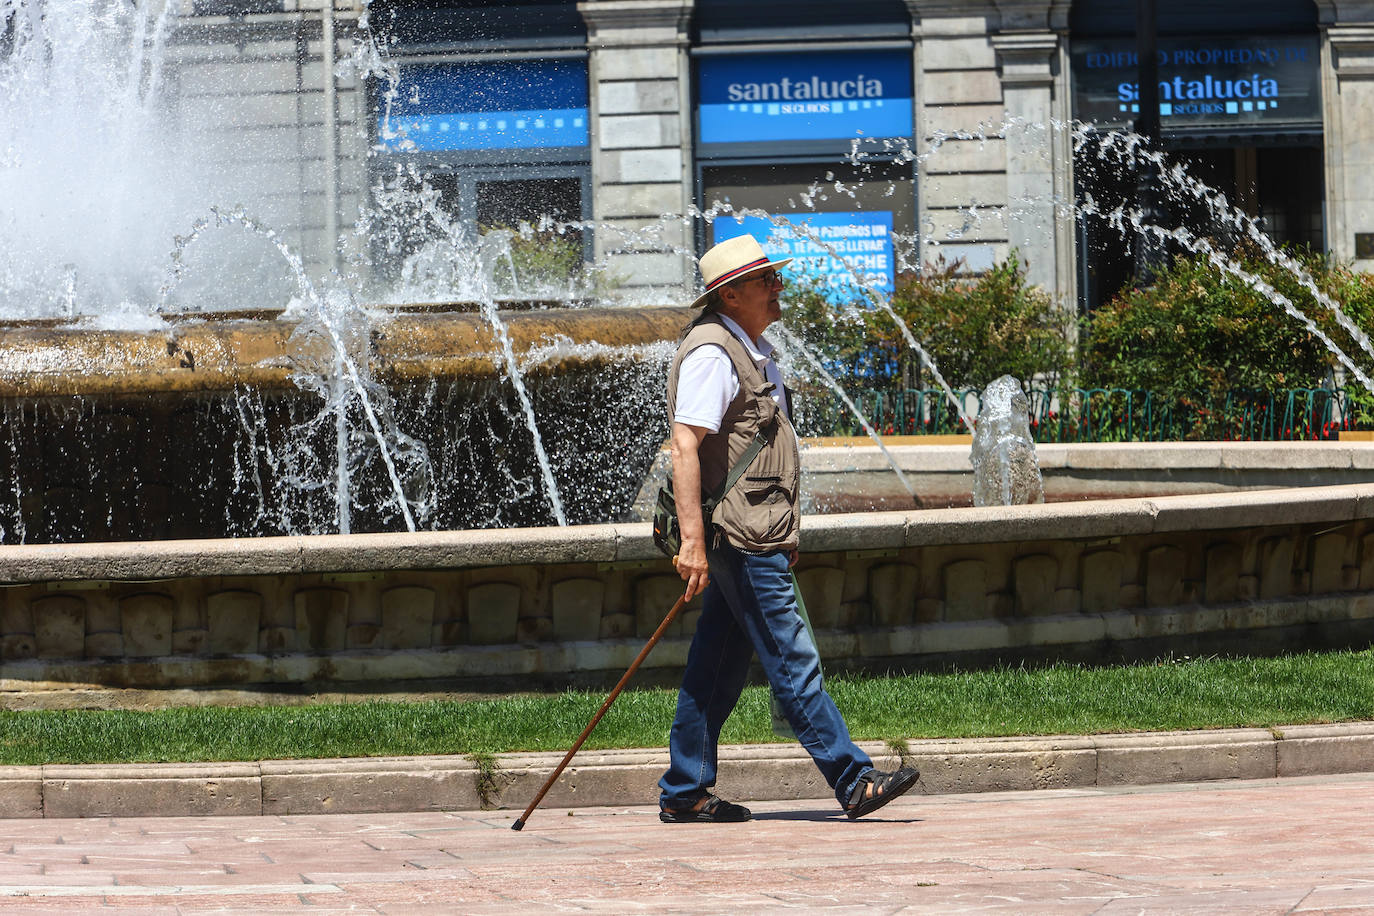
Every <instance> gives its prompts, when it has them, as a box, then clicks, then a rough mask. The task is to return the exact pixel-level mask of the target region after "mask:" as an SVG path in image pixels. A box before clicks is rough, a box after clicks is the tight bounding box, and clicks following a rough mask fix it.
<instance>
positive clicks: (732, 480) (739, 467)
mask: <svg viewBox="0 0 1374 916" xmlns="http://www.w3.org/2000/svg"><path fill="white" fill-rule="evenodd" d="M703 318H705V319H706V320H711V319H712V318H714V316H703ZM697 323H700V319H699V320H698V322H695V323H693V325H691V326H689V328H688V330H689V331H690V330H691V327H694V326H695V325H696V324H697ZM715 324H716V325H717V326H719V327H720V329H721V331H722V332H723V333H724V335H725V338H726V340H727V342H726V343H724V344H721V345H722V346H725V347H732V346H733V347H734V349H735V350H736V352H737V353H739V354H741V355H742V356H743V358H742V359H735V358H733V357H732V358H731V360H730V361H731V362H732V363H736V364H737V366H736V371H738V365H741V364H742V365H746V366H748V367H749V369H750V371H751V372H752V373H753V375H754V377H755V378H756V379H758V380H759V381H760V382H763V383H767V384H771V383H769V382H768V380H767V379H766V378H765V377H764V375H763V373H762V372H760V371H759V367H758V366H756V365H754V361H753V360H752V359H750V358H749V354H748V352H747V351H746V350H745V349H744V344H743V343H741V342H740V339H739V338H738V337H736V336H735V335H734V333H733V332H731V331H730V329H729V328H727V327H725V325H724V323H723V322H721V321H719V320H718V319H717V320H715ZM683 339H684V340H685V339H686V336H685V335H684V338H683ZM711 343H715V341H711ZM740 381H741V383H743V381H744V380H743V379H741V380H740ZM777 422H778V417H777V414H774V415H773V419H772V420H771V421H769V423H768V424H767V425H766V426H763V427H761V428H760V429H759V431H758V432H757V433H755V434H754V440H753V441H752V442H750V443H749V447H748V448H746V449H745V450H744V454H742V455H740V456H739V460H738V461H736V462H735V463H734V465H732V466H731V468H730V473H729V474H727V475H725V480H723V481H721V485H720V486H719V487H718V488H717V489H716V491H715V492H713V493H712V494H711V495H710V496H708V497H706V498H705V499H703V500H702V501H701V510H702V513H703V514H704V515H706V516H707V517H709V516H710V514H711V512H712V511H713V510H714V509H715V508H716V506H717V505H719V503H720V501H721V500H722V499H724V498H725V494H726V493H729V492H730V488H731V487H733V486H734V485H735V484H736V483H738V482H739V479H740V477H742V476H743V475H744V472H745V471H746V470H748V469H749V465H751V464H753V463H754V459H755V458H757V457H758V456H759V452H761V451H763V447H764V446H765V445H767V444H768V439H767V437H766V436H765V435H764V434H765V433H766V432H767V431H768V430H769V429H770V428H771V427H772V426H774V425H776V424H777Z"/></svg>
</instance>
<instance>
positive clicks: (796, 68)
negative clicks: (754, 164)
mask: <svg viewBox="0 0 1374 916" xmlns="http://www.w3.org/2000/svg"><path fill="white" fill-rule="evenodd" d="M696 66H697V72H696V78H697V98H698V99H699V102H698V105H697V119H698V128H699V136H700V138H701V142H702V143H703V144H704V145H707V146H708V147H709V145H710V144H717V143H735V144H738V143H749V144H754V143H775V142H790V141H797V140H815V141H826V140H833V141H837V142H841V143H844V144H846V145H847V142H848V141H849V140H851V139H853V138H855V137H874V138H881V137H910V136H911V129H912V117H911V55H910V54H909V53H908V52H905V51H878V52H864V53H860V52H853V51H844V52H831V53H825V52H819V53H818V52H811V53H803V54H757V55H743V54H740V55H734V54H731V55H722V56H707V57H700V58H698V59H697V64H696Z"/></svg>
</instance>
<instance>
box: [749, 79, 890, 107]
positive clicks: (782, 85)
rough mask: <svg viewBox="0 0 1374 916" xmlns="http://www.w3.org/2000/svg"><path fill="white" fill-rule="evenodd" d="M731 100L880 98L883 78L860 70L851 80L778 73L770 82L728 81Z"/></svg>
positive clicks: (770, 100) (769, 100)
mask: <svg viewBox="0 0 1374 916" xmlns="http://www.w3.org/2000/svg"><path fill="white" fill-rule="evenodd" d="M725 93H726V97H727V98H729V99H730V101H732V102H772V101H778V100H784V99H785V100H787V101H793V100H796V101H801V100H806V99H880V98H882V97H883V83H882V80H876V79H868V78H866V77H865V76H864V75H863V74H862V73H861V74H859V76H858V77H857V78H855V79H852V80H822V79H821V78H820V77H819V76H815V75H813V76H812V77H811V79H809V80H791V79H788V78H787V77H785V76H784V77H781V78H780V79H778V81H777V82H773V83H731V84H730V85H729V86H727V87H725Z"/></svg>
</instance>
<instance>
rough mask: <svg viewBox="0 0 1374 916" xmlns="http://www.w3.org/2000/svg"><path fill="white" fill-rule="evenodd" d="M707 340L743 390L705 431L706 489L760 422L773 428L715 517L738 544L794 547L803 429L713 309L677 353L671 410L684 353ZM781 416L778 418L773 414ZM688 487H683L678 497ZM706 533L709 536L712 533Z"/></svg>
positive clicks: (760, 548)
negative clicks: (720, 349) (714, 427)
mask: <svg viewBox="0 0 1374 916" xmlns="http://www.w3.org/2000/svg"><path fill="white" fill-rule="evenodd" d="M704 344H718V345H720V346H721V347H723V348H724V349H725V352H726V354H727V355H729V357H730V361H731V362H732V363H733V364H734V367H735V374H736V375H737V376H738V377H739V394H737V395H736V396H735V399H734V400H733V401H731V402H730V406H729V407H727V408H726V409H725V416H724V417H723V418H722V419H721V423H720V431H719V432H716V433H709V434H707V436H706V438H705V439H703V440H702V442H701V450H700V452H699V455H700V457H701V491H702V495H703V496H704V495H705V494H709V493H712V492H714V491H715V490H716V488H718V487H719V486H720V485H721V484H722V483H723V482H724V481H725V478H726V477H727V476H728V475H729V473H730V468H732V467H734V463H735V461H737V460H738V459H739V457H740V456H741V455H743V454H744V452H745V451H746V450H747V449H748V448H749V445H750V443H751V442H753V441H754V436H755V434H756V433H758V431H759V430H760V429H766V430H767V431H766V432H765V438H766V442H767V444H765V445H764V447H763V450H762V451H760V452H759V454H758V456H757V457H755V458H754V460H753V462H752V463H750V465H749V467H748V468H746V469H745V471H744V474H743V475H742V476H741V477H740V478H739V482H738V483H736V484H735V486H734V487H732V488H731V489H730V491H729V492H728V493H726V494H725V497H724V498H723V499H722V500H721V501H720V505H718V506H716V511H715V514H714V515H713V516H712V519H711V521H712V523H713V525H714V526H715V527H716V528H718V529H719V530H720V531H721V532H722V533H724V535H725V536H726V537H727V538H728V539H729V541H730V543H731V544H732V545H734V546H735V547H738V548H739V549H740V550H745V551H748V552H750V553H767V552H769V551H773V550H794V549H795V548H796V547H797V537H798V533H799V530H800V527H801V512H800V511H798V508H797V500H798V496H799V493H800V486H801V460H800V457H799V456H798V454H797V434H796V432H795V431H794V430H793V429H792V423H791V421H789V420H788V419H787V415H786V414H785V413H783V412H782V410H781V409H779V407H778V405H777V402H775V401H774V400H773V397H772V394H771V392H772V390H773V385H772V383H771V382H769V381H767V380H766V379H765V378H764V377H763V373H762V372H760V371H759V369H758V367H757V366H755V365H754V361H753V360H752V359H750V358H749V354H748V352H747V351H746V350H745V348H744V344H742V343H741V342H740V341H739V338H737V337H735V335H734V334H732V333H731V332H730V329H729V328H727V327H726V326H725V325H724V324H723V323H721V321H720V319H719V318H717V317H715V316H713V315H712V316H707V317H706V318H704V319H702V320H701V321H700V322H698V323H697V324H696V325H694V326H693V327H692V328H691V329H690V330H689V331H688V332H687V335H686V336H685V337H684V338H683V339H682V343H681V344H679V345H678V350H677V356H676V357H675V358H674V359H673V364H672V366H671V367H670V368H669V370H668V416H669V417H672V416H675V415H676V414H677V381H678V372H679V370H680V369H681V368H682V361H683V360H684V359H685V358H686V357H687V354H689V353H691V352H692V351H693V350H695V349H696V348H697V347H700V346H702V345H704ZM775 417H776V418H777V422H773V420H774V418H775ZM684 495H685V494H679V495H678V498H679V499H681V498H683V496H684ZM707 539H708V541H710V540H711V537H710V534H709V533H708V535H707Z"/></svg>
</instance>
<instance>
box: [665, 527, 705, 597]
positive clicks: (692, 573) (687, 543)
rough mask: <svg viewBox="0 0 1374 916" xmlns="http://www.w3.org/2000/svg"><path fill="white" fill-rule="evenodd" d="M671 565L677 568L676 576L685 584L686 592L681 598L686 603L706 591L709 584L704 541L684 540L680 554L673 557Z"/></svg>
mask: <svg viewBox="0 0 1374 916" xmlns="http://www.w3.org/2000/svg"><path fill="white" fill-rule="evenodd" d="M673 565H674V566H676V567H677V574H678V575H679V576H681V577H682V579H683V581H685V582H686V583H687V590H686V591H685V592H683V594H682V597H684V598H686V599H687V600H688V601H691V600H692V599H693V598H695V597H696V596H697V595H700V594H701V593H702V592H704V591H706V586H708V585H710V584H711V576H710V568H709V567H708V566H707V563H706V543H705V541H702V540H700V539H692V540H686V539H684V540H683V542H682V548H681V550H680V552H679V553H678V555H677V556H676V557H673Z"/></svg>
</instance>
